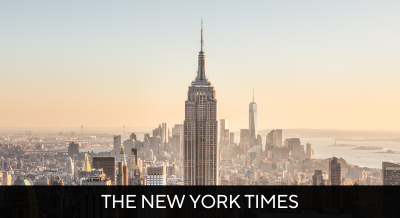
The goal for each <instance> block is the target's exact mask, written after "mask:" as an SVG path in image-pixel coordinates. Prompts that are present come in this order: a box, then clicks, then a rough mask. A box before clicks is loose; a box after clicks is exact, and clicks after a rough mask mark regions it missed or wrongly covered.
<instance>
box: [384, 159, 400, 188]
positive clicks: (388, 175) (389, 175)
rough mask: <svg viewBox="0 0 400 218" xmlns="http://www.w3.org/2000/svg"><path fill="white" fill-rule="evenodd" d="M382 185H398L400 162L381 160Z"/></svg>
mask: <svg viewBox="0 0 400 218" xmlns="http://www.w3.org/2000/svg"><path fill="white" fill-rule="evenodd" d="M382 176H383V185H400V164H395V163H390V162H382Z"/></svg>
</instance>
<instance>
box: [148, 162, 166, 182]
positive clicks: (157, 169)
mask: <svg viewBox="0 0 400 218" xmlns="http://www.w3.org/2000/svg"><path fill="white" fill-rule="evenodd" d="M146 185H167V171H166V167H165V166H151V167H147V177H146Z"/></svg>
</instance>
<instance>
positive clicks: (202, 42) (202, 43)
mask: <svg viewBox="0 0 400 218" xmlns="http://www.w3.org/2000/svg"><path fill="white" fill-rule="evenodd" d="M200 43H201V50H200V51H203V45H204V41H203V18H201V42H200Z"/></svg>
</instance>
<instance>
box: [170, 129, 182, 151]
mask: <svg viewBox="0 0 400 218" xmlns="http://www.w3.org/2000/svg"><path fill="white" fill-rule="evenodd" d="M171 146H172V151H173V152H174V153H176V154H180V153H181V134H180V133H176V134H175V135H172V141H171Z"/></svg>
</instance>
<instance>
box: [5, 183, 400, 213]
mask: <svg viewBox="0 0 400 218" xmlns="http://www.w3.org/2000/svg"><path fill="white" fill-rule="evenodd" d="M0 217H96V218H101V217H185V218H187V217H207V218H211V217H229V218H235V217H259V218H262V217H363V218H364V217H400V186H202V187H199V186H192V187H190V186H3V187H0Z"/></svg>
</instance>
